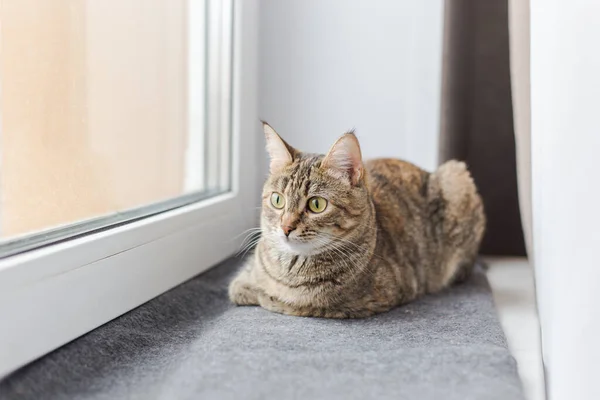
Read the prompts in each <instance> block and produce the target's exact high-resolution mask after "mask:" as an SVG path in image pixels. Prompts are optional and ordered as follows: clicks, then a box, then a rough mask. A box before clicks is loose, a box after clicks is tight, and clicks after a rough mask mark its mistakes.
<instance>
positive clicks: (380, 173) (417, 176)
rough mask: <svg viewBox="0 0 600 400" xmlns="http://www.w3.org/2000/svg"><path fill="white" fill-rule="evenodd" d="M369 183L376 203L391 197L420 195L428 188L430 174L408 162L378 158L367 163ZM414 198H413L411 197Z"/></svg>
mask: <svg viewBox="0 0 600 400" xmlns="http://www.w3.org/2000/svg"><path fill="white" fill-rule="evenodd" d="M365 170H366V171H367V182H368V185H369V189H370V191H371V194H372V196H373V200H374V201H375V202H379V200H386V198H387V197H388V196H389V195H394V194H396V195H404V196H406V195H412V194H415V195H418V194H421V193H424V192H425V190H426V188H427V181H428V177H429V173H428V172H427V171H425V170H423V169H421V168H419V167H417V166H416V165H414V164H412V163H409V162H408V161H404V160H400V159H396V158H377V159H373V160H368V161H366V162H365ZM410 197H412V196H410Z"/></svg>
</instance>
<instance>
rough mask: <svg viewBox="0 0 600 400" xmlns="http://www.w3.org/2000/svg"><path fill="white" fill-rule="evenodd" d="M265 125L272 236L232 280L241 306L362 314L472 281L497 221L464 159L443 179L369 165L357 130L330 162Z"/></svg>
mask: <svg viewBox="0 0 600 400" xmlns="http://www.w3.org/2000/svg"><path fill="white" fill-rule="evenodd" d="M263 128H264V133H265V137H266V143H267V151H268V153H269V156H270V175H269V177H268V179H267V181H266V183H265V185H264V189H263V193H262V213H261V237H260V239H259V241H258V244H257V246H256V248H255V251H254V254H253V255H252V256H251V257H249V258H248V259H247V261H246V264H245V265H244V267H243V268H242V269H241V270H240V271H239V272H238V274H237V276H236V277H235V278H234V279H233V280H232V282H231V283H230V285H229V297H230V299H231V301H232V302H233V303H235V304H237V305H260V306H262V307H263V308H265V309H267V310H270V311H273V312H277V313H282V314H287V315H295V316H306V317H323V318H362V317H368V316H371V315H374V314H377V313H381V312H385V311H388V310H390V309H392V308H393V307H396V306H398V305H401V304H405V303H407V302H410V301H412V300H414V299H416V298H418V297H419V296H422V295H424V294H427V293H435V292H438V291H440V290H442V289H444V288H446V287H448V286H450V285H451V284H453V283H458V282H462V281H464V280H466V279H467V278H468V277H469V276H470V274H471V271H472V269H473V266H474V263H475V258H476V256H477V253H478V249H479V245H480V242H481V238H482V236H483V233H484V230H485V224H486V218H485V213H484V209H483V203H482V200H481V197H480V196H479V194H478V193H477V188H476V187H475V184H474V182H473V179H472V178H471V175H470V173H469V172H468V170H467V168H466V165H465V164H464V163H463V162H459V161H455V160H452V161H448V162H446V163H445V164H443V165H441V166H440V167H439V168H438V169H437V170H436V171H435V172H433V173H429V172H426V171H424V170H422V169H420V168H419V167H417V166H415V165H413V164H411V163H409V162H406V161H401V160H397V159H375V160H370V161H366V162H364V163H363V161H362V156H361V150H360V145H359V142H358V139H357V138H356V136H355V134H354V132H348V133H345V134H344V135H342V136H341V137H340V138H339V139H338V140H337V141H336V142H335V143H334V145H333V146H332V147H331V149H330V150H329V152H328V153H327V155H315V154H307V153H303V152H300V151H298V150H296V149H294V148H293V147H291V146H290V145H289V144H287V143H286V142H285V141H284V140H283V139H282V138H281V137H280V136H279V135H278V134H277V132H275V130H274V129H273V128H272V127H271V126H270V125H269V124H267V123H265V122H263Z"/></svg>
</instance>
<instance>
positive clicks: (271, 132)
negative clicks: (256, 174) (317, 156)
mask: <svg viewBox="0 0 600 400" xmlns="http://www.w3.org/2000/svg"><path fill="white" fill-rule="evenodd" d="M262 124H263V130H264V131H265V139H266V140H267V152H268V153H269V157H270V158H271V164H270V166H269V168H270V170H271V173H272V174H273V173H275V172H277V171H280V170H281V169H282V168H284V167H285V166H287V165H289V164H291V163H292V162H293V161H294V156H295V155H296V153H297V152H296V150H295V149H294V148H293V147H292V146H290V145H289V144H287V143H286V142H285V140H283V139H282V138H281V137H280V136H279V135H278V134H277V132H275V129H273V128H272V127H271V125H269V124H267V123H266V122H265V121H262Z"/></svg>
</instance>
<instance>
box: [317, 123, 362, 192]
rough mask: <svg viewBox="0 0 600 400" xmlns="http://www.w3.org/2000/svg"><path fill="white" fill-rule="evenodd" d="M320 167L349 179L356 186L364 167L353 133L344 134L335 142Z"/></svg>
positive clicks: (358, 145)
mask: <svg viewBox="0 0 600 400" xmlns="http://www.w3.org/2000/svg"><path fill="white" fill-rule="evenodd" d="M321 167H322V168H329V169H332V170H334V171H336V172H339V173H340V174H342V175H345V176H347V177H349V178H350V182H352V184H353V185H357V184H358V183H359V182H360V181H361V180H362V178H363V175H364V167H363V163H362V155H361V153H360V144H358V139H357V138H356V136H355V135H354V132H348V133H345V134H343V135H342V136H341V137H340V138H339V139H338V140H336V142H335V143H334V144H333V146H331V149H329V152H328V153H327V155H326V156H325V158H324V159H323V162H322V163H321Z"/></svg>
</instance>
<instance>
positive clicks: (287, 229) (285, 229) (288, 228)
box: [281, 225, 296, 236]
mask: <svg viewBox="0 0 600 400" xmlns="http://www.w3.org/2000/svg"><path fill="white" fill-rule="evenodd" d="M281 229H283V233H284V234H285V236H290V233H291V232H292V231H293V230H294V229H296V227H294V226H289V225H284V226H282V227H281Z"/></svg>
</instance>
